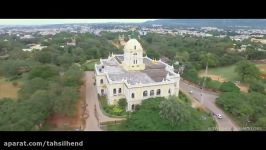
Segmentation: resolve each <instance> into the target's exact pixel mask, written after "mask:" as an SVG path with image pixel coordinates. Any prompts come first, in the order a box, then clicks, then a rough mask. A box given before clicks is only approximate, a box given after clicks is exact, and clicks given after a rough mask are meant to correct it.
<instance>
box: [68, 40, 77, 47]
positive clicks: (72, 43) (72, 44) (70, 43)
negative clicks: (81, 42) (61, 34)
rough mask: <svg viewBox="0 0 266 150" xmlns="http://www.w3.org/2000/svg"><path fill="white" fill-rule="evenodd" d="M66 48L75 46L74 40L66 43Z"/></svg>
mask: <svg viewBox="0 0 266 150" xmlns="http://www.w3.org/2000/svg"><path fill="white" fill-rule="evenodd" d="M67 45H68V46H76V39H72V41H71V42H67Z"/></svg>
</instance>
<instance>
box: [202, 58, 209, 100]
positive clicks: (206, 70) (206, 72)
mask: <svg viewBox="0 0 266 150" xmlns="http://www.w3.org/2000/svg"><path fill="white" fill-rule="evenodd" d="M207 74H208V61H207V64H206V69H205V76H204V78H203V82H202V86H201V92H200V103H201V104H203V100H204V99H203V88H204V84H205V81H206V77H207Z"/></svg>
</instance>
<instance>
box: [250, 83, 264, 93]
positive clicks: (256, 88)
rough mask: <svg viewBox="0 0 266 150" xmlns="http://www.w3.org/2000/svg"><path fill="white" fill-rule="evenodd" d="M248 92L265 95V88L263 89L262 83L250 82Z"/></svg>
mask: <svg viewBox="0 0 266 150" xmlns="http://www.w3.org/2000/svg"><path fill="white" fill-rule="evenodd" d="M248 92H259V93H262V94H265V88H264V85H263V83H262V82H261V81H259V80H253V81H251V83H250V85H249V89H248Z"/></svg>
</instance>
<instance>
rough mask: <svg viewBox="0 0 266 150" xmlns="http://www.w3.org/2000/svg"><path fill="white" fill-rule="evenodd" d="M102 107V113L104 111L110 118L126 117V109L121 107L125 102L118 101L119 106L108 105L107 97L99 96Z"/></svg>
mask: <svg viewBox="0 0 266 150" xmlns="http://www.w3.org/2000/svg"><path fill="white" fill-rule="evenodd" d="M98 99H99V102H100V106H101V108H102V111H104V112H105V113H106V114H107V115H108V114H109V115H110V116H123V115H126V109H125V107H121V105H124V102H123V101H124V100H120V102H119V101H118V105H109V104H108V103H107V99H106V96H98Z"/></svg>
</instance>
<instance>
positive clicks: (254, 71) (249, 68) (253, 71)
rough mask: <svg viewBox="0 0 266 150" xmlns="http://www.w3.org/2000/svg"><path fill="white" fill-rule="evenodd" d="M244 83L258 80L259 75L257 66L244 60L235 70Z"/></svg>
mask: <svg viewBox="0 0 266 150" xmlns="http://www.w3.org/2000/svg"><path fill="white" fill-rule="evenodd" d="M235 71H236V72H237V73H238V75H239V77H240V78H241V80H242V81H247V79H256V78H258V75H259V69H258V68H257V67H256V66H255V64H253V63H251V62H249V61H248V60H242V61H240V62H238V63H237V66H236V70H235Z"/></svg>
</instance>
